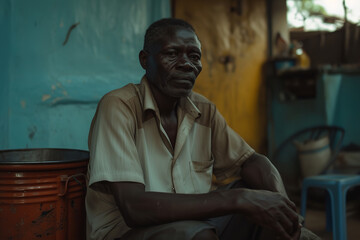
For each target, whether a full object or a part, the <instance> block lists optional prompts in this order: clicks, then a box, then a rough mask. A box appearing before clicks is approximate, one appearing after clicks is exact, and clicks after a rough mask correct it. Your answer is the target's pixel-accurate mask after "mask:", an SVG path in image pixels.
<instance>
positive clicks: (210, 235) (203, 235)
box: [192, 229, 219, 240]
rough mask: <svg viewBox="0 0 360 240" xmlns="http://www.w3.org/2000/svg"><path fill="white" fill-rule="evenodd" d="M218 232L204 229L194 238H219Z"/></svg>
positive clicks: (213, 239) (203, 239)
mask: <svg viewBox="0 0 360 240" xmlns="http://www.w3.org/2000/svg"><path fill="white" fill-rule="evenodd" d="M218 239H219V238H218V237H217V235H216V233H215V232H214V230H211V229H204V230H202V231H201V232H198V233H197V234H196V235H195V236H194V237H193V239H192V240H218Z"/></svg>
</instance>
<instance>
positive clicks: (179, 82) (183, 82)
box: [172, 79, 194, 88]
mask: <svg viewBox="0 0 360 240" xmlns="http://www.w3.org/2000/svg"><path fill="white" fill-rule="evenodd" d="M172 82H173V83H174V85H175V86H176V87H181V88H192V87H193V85H194V81H193V80H191V79H174V80H173V81H172Z"/></svg>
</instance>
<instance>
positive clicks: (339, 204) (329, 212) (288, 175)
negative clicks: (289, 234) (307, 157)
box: [274, 126, 360, 240]
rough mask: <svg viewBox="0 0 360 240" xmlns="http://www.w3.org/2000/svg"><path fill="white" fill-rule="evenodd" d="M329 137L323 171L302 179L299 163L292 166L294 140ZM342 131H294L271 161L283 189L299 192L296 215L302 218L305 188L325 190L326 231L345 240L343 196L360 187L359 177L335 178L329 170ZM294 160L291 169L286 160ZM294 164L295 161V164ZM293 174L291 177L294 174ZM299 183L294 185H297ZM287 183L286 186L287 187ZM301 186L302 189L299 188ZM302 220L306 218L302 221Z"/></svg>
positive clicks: (327, 128) (329, 128)
mask: <svg viewBox="0 0 360 240" xmlns="http://www.w3.org/2000/svg"><path fill="white" fill-rule="evenodd" d="M325 135H326V136H328V137H329V147H330V149H331V156H330V159H329V160H328V162H327V164H326V166H325V167H324V168H323V170H322V171H321V172H320V173H319V175H316V176H309V177H305V178H303V177H302V176H301V172H300V171H299V164H298V165H296V164H295V161H298V160H297V149H296V147H295V144H294V141H301V142H305V141H307V140H317V139H320V138H322V137H324V136H325ZM344 135H345V130H344V129H343V128H341V127H338V126H314V127H310V128H306V129H303V130H301V131H298V132H296V133H294V134H293V135H291V136H290V137H288V138H287V139H286V140H285V141H284V142H283V143H282V144H281V145H280V146H279V147H278V149H277V150H276V151H275V154H274V161H275V165H276V166H277V167H278V169H279V171H280V173H281V175H282V177H283V178H285V179H284V182H285V183H286V185H285V187H287V190H288V191H289V190H292V189H295V192H296V189H299V191H300V189H301V191H300V192H301V209H300V214H301V215H302V216H303V217H304V219H305V212H306V200H307V197H308V190H309V188H321V189H325V190H326V191H325V192H326V193H328V194H327V197H326V229H327V230H328V231H333V239H335V240H346V194H347V191H348V189H350V188H351V187H353V186H356V185H360V175H355V174H354V175H335V174H334V173H335V171H336V170H335V169H332V170H331V168H332V166H333V165H334V163H335V161H336V159H337V156H338V153H339V150H340V148H341V146H342V142H343V139H344ZM290 160H292V161H294V162H293V164H292V165H293V166H295V167H296V168H297V169H296V171H294V170H295V169H291V168H290V164H289V163H288V161H290ZM297 163H298V162H297ZM294 173H295V174H294ZM300 182H301V183H302V184H298V183H300ZM288 183H290V186H287V185H288ZM301 185H302V186H301ZM305 221H306V219H305Z"/></svg>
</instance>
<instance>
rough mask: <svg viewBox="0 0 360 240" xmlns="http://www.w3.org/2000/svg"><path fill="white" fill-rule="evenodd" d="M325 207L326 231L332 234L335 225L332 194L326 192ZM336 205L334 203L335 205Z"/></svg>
mask: <svg viewBox="0 0 360 240" xmlns="http://www.w3.org/2000/svg"><path fill="white" fill-rule="evenodd" d="M325 201H326V203H325V207H326V231H328V232H332V230H333V223H332V219H333V218H334V216H333V214H332V211H331V206H332V205H331V197H330V193H329V192H328V191H326V199H325ZM333 204H334V203H333Z"/></svg>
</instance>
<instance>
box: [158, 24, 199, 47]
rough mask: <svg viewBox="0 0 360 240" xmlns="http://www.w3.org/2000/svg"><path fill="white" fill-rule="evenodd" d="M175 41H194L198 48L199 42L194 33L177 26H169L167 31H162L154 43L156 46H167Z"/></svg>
mask: <svg viewBox="0 0 360 240" xmlns="http://www.w3.org/2000/svg"><path fill="white" fill-rule="evenodd" d="M177 39H188V40H189V41H193V40H194V39H195V41H196V43H198V44H199V46H200V40H199V38H198V36H197V35H196V33H195V32H194V31H193V30H191V29H188V28H184V27H181V26H180V27H178V26H175V27H174V26H169V27H167V29H164V30H163V31H162V32H161V34H159V35H158V37H157V39H156V41H155V42H154V43H155V44H156V45H158V44H160V45H167V44H171V42H173V41H174V40H177Z"/></svg>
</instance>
